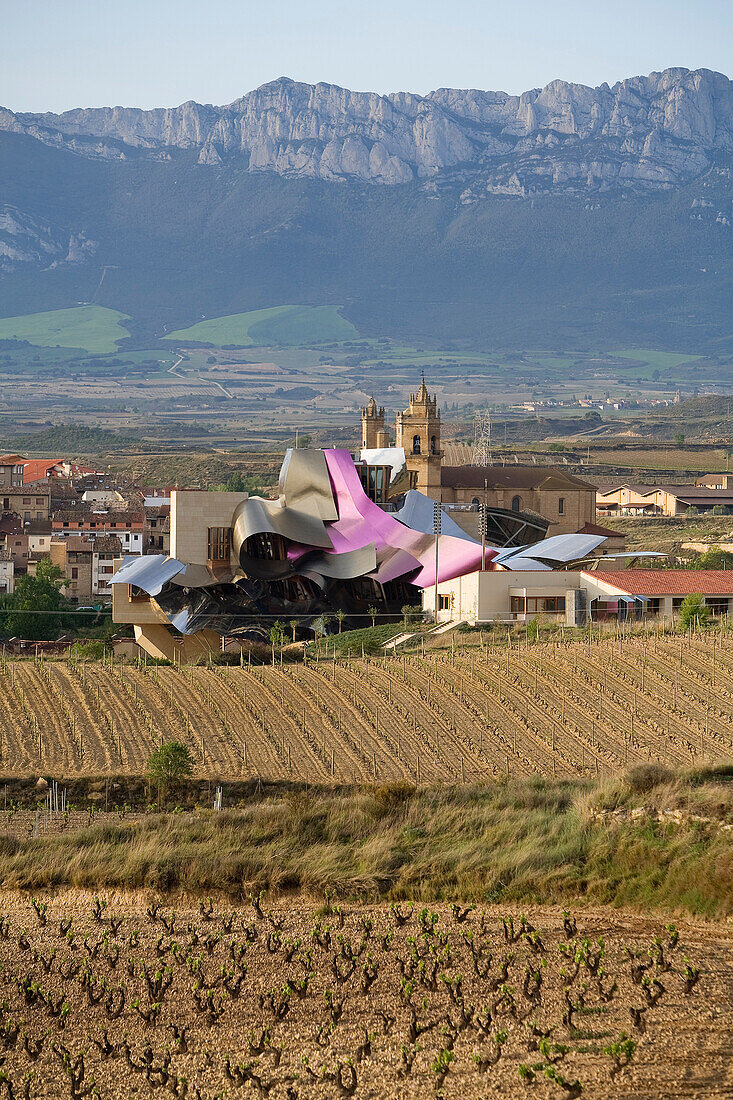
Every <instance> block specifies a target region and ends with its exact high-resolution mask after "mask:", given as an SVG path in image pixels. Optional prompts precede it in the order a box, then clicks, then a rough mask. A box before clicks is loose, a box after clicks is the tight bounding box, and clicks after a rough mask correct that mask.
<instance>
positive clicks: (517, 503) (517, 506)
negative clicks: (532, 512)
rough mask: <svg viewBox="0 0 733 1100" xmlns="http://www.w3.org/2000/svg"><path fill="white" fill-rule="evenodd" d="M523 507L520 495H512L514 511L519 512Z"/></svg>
mask: <svg viewBox="0 0 733 1100" xmlns="http://www.w3.org/2000/svg"><path fill="white" fill-rule="evenodd" d="M521 507H522V502H521V500H520V499H519V497H512V512H518V511H519V510H520V508H521Z"/></svg>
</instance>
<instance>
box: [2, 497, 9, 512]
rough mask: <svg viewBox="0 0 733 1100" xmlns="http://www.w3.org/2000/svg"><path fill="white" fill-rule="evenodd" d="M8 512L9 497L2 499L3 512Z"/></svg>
mask: <svg viewBox="0 0 733 1100" xmlns="http://www.w3.org/2000/svg"><path fill="white" fill-rule="evenodd" d="M9 511H10V497H3V512H9Z"/></svg>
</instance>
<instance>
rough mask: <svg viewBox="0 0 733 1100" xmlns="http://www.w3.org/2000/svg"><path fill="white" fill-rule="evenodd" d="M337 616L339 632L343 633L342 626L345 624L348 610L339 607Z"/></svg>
mask: <svg viewBox="0 0 733 1100" xmlns="http://www.w3.org/2000/svg"><path fill="white" fill-rule="evenodd" d="M336 618H337V619H338V623H339V634H340V633H341V628H342V626H343V625H344V619H345V618H346V612H345V611H344V610H343V608H341V607H340V608H339V609H338V611H337V612H336Z"/></svg>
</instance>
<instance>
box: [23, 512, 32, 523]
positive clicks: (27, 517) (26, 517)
mask: <svg viewBox="0 0 733 1100" xmlns="http://www.w3.org/2000/svg"><path fill="white" fill-rule="evenodd" d="M23 520H24V522H25V523H30V521H31V514H30V512H24V513H23Z"/></svg>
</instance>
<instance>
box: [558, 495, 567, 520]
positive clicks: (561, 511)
mask: <svg viewBox="0 0 733 1100" xmlns="http://www.w3.org/2000/svg"><path fill="white" fill-rule="evenodd" d="M557 514H558V515H559V516H564V515H565V497H560V498H559V500H558V502H557Z"/></svg>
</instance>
